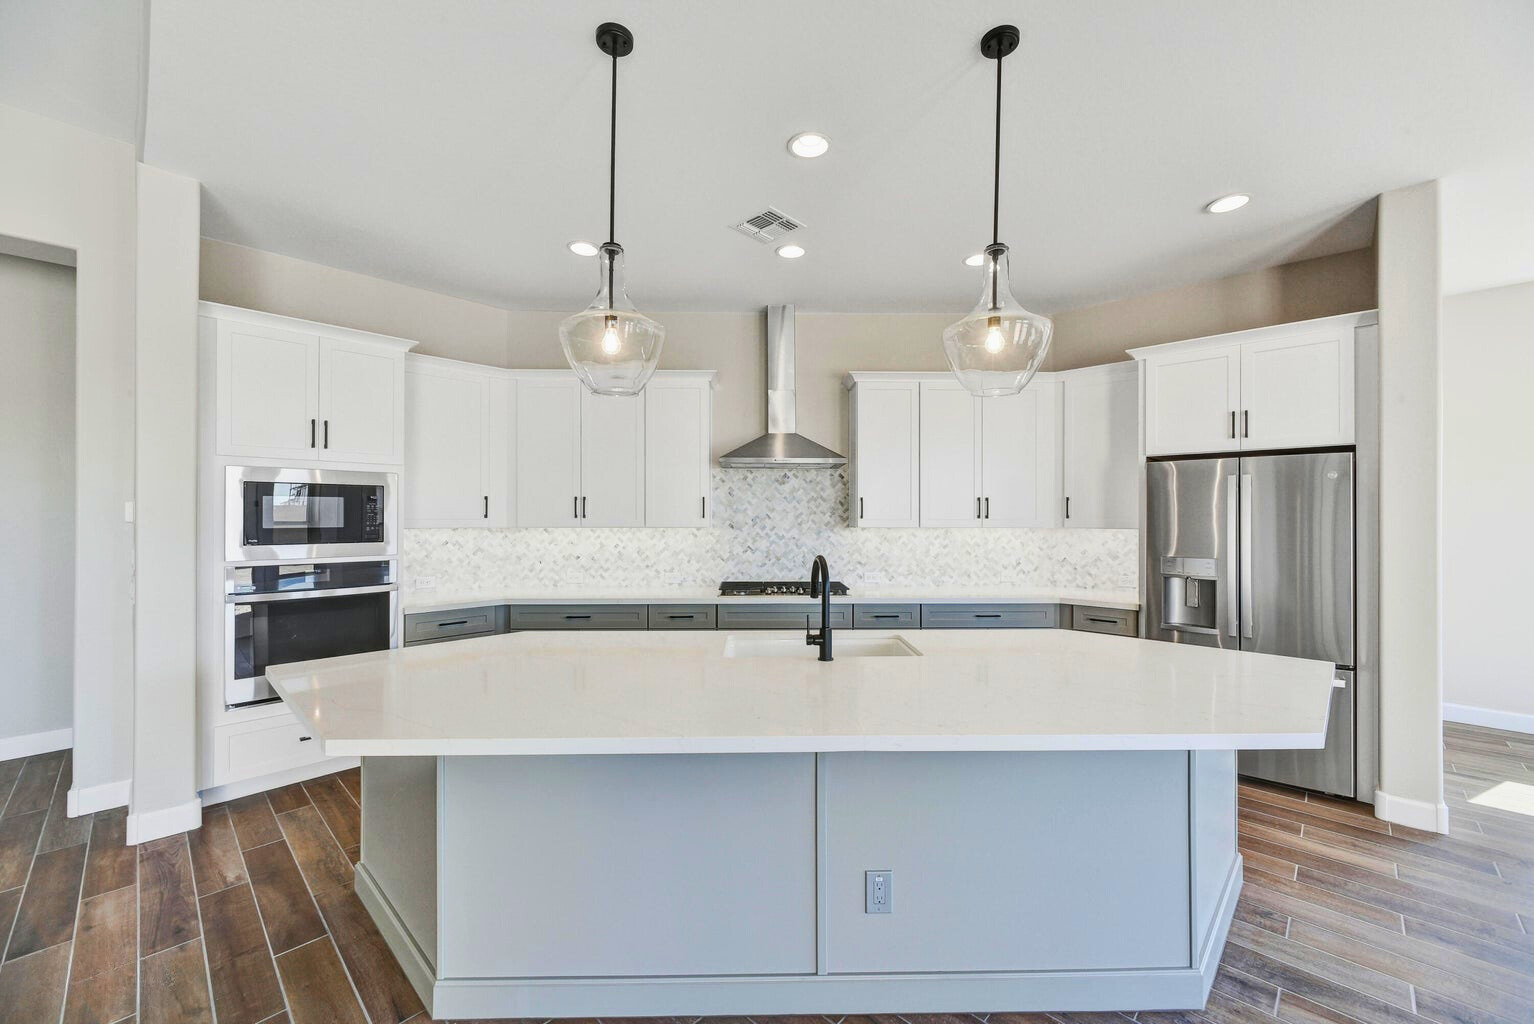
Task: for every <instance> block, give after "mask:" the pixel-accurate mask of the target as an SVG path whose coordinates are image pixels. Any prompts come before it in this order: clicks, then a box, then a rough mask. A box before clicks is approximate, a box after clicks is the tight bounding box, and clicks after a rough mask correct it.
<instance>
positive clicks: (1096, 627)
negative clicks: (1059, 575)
mask: <svg viewBox="0 0 1534 1024" xmlns="http://www.w3.org/2000/svg"><path fill="white" fill-rule="evenodd" d="M1071 628H1072V629H1084V630H1086V631H1087V632H1088V633H1112V634H1113V635H1114V636H1139V635H1140V615H1139V613H1138V612H1132V611H1130V610H1128V609H1127V608H1093V607H1091V606H1089V605H1084V604H1078V605H1075V606H1073V607H1072V608H1071Z"/></svg>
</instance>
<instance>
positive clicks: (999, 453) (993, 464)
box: [979, 380, 1060, 527]
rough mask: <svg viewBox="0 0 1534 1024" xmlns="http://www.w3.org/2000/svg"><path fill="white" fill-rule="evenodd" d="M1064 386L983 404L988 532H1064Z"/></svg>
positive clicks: (1043, 385) (1049, 384)
mask: <svg viewBox="0 0 1534 1024" xmlns="http://www.w3.org/2000/svg"><path fill="white" fill-rule="evenodd" d="M1059 394H1060V385H1059V384H1058V383H1056V382H1054V381H1039V380H1035V381H1034V382H1033V383H1031V384H1029V385H1028V387H1027V388H1025V389H1024V390H1023V392H1022V393H1021V394H1017V395H1008V396H1006V397H1004V398H982V399H979V404H980V408H981V414H980V418H981V424H982V427H981V434H982V437H983V444H982V446H981V470H980V484H981V487H980V493H981V497H982V498H983V499H984V500H983V502H982V505H983V508H982V516H983V520H982V522H983V524H984V525H985V526H987V527H1020V526H1059V525H1060V511H1059V495H1060V471H1059V467H1060V450H1059V445H1058V439H1059V436H1060V433H1059V416H1060V401H1059Z"/></svg>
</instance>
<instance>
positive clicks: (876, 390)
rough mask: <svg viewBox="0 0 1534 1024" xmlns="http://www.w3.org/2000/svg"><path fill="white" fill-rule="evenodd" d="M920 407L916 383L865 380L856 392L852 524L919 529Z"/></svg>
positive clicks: (854, 394)
mask: <svg viewBox="0 0 1534 1024" xmlns="http://www.w3.org/2000/svg"><path fill="white" fill-rule="evenodd" d="M920 408H921V391H920V386H919V385H918V384H917V382H916V381H864V382H861V383H859V384H857V385H856V386H855V387H854V388H853V389H852V400H851V413H852V423H851V431H850V433H851V435H852V452H853V456H852V458H853V463H852V480H851V484H852V489H851V495H850V496H851V498H852V522H853V525H855V526H887V527H896V526H919V525H920V523H921V488H920V479H921V475H920V473H919V472H918V466H919V459H920V456H921V439H920V424H921V412H920Z"/></svg>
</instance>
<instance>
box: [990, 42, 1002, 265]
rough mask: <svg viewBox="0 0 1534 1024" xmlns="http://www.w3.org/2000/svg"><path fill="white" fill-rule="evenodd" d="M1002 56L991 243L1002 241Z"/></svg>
mask: <svg viewBox="0 0 1534 1024" xmlns="http://www.w3.org/2000/svg"><path fill="white" fill-rule="evenodd" d="M1001 60H1002V59H1001V58H1000V57H997V58H996V164H995V167H994V169H993V172H992V176H991V184H992V188H991V244H992V245H997V244H1000V242H1001Z"/></svg>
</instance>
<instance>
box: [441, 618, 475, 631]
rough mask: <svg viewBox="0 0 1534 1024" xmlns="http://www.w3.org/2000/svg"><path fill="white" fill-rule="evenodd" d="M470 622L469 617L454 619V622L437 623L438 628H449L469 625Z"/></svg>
mask: <svg viewBox="0 0 1534 1024" xmlns="http://www.w3.org/2000/svg"><path fill="white" fill-rule="evenodd" d="M468 624H469V620H468V619H454V620H453V621H452V622H439V623H437V628H438V629H447V628H448V627H449V626H467V625H468Z"/></svg>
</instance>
